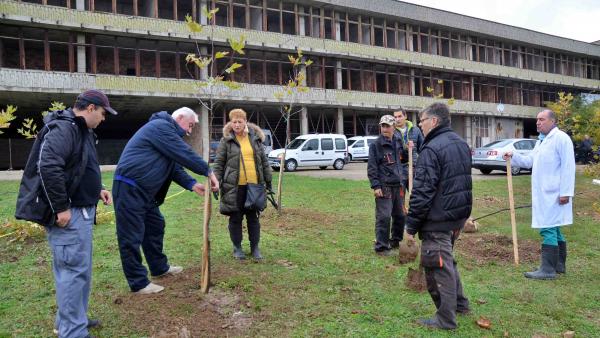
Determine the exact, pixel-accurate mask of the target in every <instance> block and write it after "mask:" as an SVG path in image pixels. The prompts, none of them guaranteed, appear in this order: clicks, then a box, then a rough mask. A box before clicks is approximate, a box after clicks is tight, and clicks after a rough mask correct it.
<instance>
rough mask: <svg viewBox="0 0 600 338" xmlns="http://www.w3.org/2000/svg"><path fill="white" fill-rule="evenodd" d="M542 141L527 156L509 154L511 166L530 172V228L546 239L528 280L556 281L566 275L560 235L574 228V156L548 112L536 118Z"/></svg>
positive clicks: (571, 146) (554, 116)
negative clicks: (539, 259) (539, 262)
mask: <svg viewBox="0 0 600 338" xmlns="http://www.w3.org/2000/svg"><path fill="white" fill-rule="evenodd" d="M536 126H537V131H538V132H539V133H540V136H539V139H540V141H539V142H538V143H537V144H536V146H535V148H534V149H533V151H532V152H531V153H530V154H528V155H522V154H519V153H512V152H507V153H505V154H504V159H505V160H506V159H508V158H509V157H512V163H511V164H512V165H514V166H518V167H521V168H531V169H532V173H531V198H532V203H531V205H532V213H531V216H532V217H531V218H532V220H531V227H533V228H534V229H539V231H540V235H541V236H542V238H543V242H542V257H541V266H540V267H539V269H537V270H536V271H533V272H526V273H525V277H527V278H533V279H554V278H556V274H557V273H565V271H566V267H565V263H566V259H567V242H566V240H565V238H564V236H563V235H562V233H561V231H560V227H561V226H563V225H570V224H573V195H574V191H575V154H574V152H573V142H572V141H571V138H570V137H569V136H568V135H567V134H566V133H565V132H563V131H562V130H559V129H558V127H557V126H556V115H555V114H554V112H553V111H551V110H549V109H546V110H543V111H541V112H540V113H538V115H537V123H536Z"/></svg>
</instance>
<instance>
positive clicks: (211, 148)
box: [208, 141, 219, 163]
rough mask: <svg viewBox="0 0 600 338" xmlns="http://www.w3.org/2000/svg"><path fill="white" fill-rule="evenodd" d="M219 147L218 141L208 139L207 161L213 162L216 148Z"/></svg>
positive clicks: (215, 156)
mask: <svg viewBox="0 0 600 338" xmlns="http://www.w3.org/2000/svg"><path fill="white" fill-rule="evenodd" d="M218 147H219V141H210V145H209V148H208V162H209V163H213V162H214V161H215V159H216V158H217V148H218Z"/></svg>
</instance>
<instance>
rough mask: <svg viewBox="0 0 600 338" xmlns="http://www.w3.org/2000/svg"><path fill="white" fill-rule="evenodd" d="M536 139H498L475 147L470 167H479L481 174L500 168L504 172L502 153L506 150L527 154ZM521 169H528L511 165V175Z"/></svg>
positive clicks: (504, 164) (504, 163) (504, 165)
mask: <svg viewBox="0 0 600 338" xmlns="http://www.w3.org/2000/svg"><path fill="white" fill-rule="evenodd" d="M536 142H537V140H531V139H526V138H509V139H506V140H498V141H494V142H492V143H489V144H486V145H485V146H483V147H481V148H477V149H475V150H473V151H472V152H471V158H472V160H473V164H472V167H473V168H475V169H479V171H481V173H482V174H484V175H487V174H489V173H491V172H492V170H502V171H504V172H506V161H505V160H504V159H503V158H502V155H504V153H506V152H508V151H512V152H513V153H519V154H527V153H529V152H531V151H532V150H533V148H534V147H535V144H536ZM521 170H528V171H529V169H527V168H519V167H515V166H513V167H512V168H511V172H512V174H513V175H517V174H519V173H520V172H521Z"/></svg>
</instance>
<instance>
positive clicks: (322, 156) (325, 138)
mask: <svg viewBox="0 0 600 338" xmlns="http://www.w3.org/2000/svg"><path fill="white" fill-rule="evenodd" d="M347 148H348V147H347V140H346V136H344V135H340V134H306V135H301V136H298V137H297V138H295V139H294V140H293V141H292V142H290V144H289V145H288V147H287V151H286V155H285V167H284V169H285V170H286V171H294V170H296V168H298V167H308V166H318V167H319V168H321V169H325V168H327V167H328V166H333V168H334V169H336V170H341V169H344V165H345V164H346V162H345V159H346V157H347ZM283 151H284V149H277V150H273V151H271V152H270V153H269V163H270V164H271V167H272V168H273V170H279V163H280V160H281V157H282V156H283Z"/></svg>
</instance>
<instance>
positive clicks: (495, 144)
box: [482, 140, 512, 148]
mask: <svg viewBox="0 0 600 338" xmlns="http://www.w3.org/2000/svg"><path fill="white" fill-rule="evenodd" d="M511 142H512V140H498V141H494V142H492V143H488V144H486V145H484V146H483V147H482V148H491V147H504V146H505V145H507V144H510V143H511Z"/></svg>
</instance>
